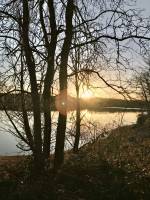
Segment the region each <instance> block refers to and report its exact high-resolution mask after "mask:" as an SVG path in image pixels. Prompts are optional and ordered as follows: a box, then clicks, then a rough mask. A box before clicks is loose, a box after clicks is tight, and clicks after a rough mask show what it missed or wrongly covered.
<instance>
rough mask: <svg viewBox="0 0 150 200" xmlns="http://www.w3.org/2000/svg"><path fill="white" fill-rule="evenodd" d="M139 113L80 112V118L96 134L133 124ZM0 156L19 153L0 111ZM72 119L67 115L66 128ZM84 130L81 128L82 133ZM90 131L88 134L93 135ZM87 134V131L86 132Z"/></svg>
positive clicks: (70, 115)
mask: <svg viewBox="0 0 150 200" xmlns="http://www.w3.org/2000/svg"><path fill="white" fill-rule="evenodd" d="M138 114H139V112H124V113H120V112H119V113H117V112H114V113H112V112H111V113H109V112H90V111H87V110H84V111H82V113H81V116H82V117H83V120H82V124H83V125H86V124H88V125H87V126H86V127H87V128H88V129H89V126H90V127H91V126H93V127H94V129H93V130H95V127H96V131H95V132H98V131H99V130H101V129H104V128H106V129H113V128H115V127H117V126H123V125H130V124H134V123H135V122H136V119H137V115H138ZM54 118H56V119H57V113H54ZM0 119H1V120H0V155H16V154H19V153H21V151H20V150H19V149H18V148H17V147H16V145H17V143H18V141H17V139H16V138H15V137H14V136H13V135H12V134H10V130H11V131H12V130H13V129H12V127H11V125H10V123H9V120H8V118H7V116H6V115H5V113H4V112H3V111H0ZM73 119H74V113H69V114H68V121H69V122H68V127H70V126H71V121H72V120H73ZM84 130H86V129H85V126H83V131H84ZM95 132H94V133H93V132H92V131H91V133H90V134H95ZM86 133H87V131H86ZM90 137H91V136H90Z"/></svg>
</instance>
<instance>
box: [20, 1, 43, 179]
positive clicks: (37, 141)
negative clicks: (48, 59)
mask: <svg viewBox="0 0 150 200" xmlns="http://www.w3.org/2000/svg"><path fill="white" fill-rule="evenodd" d="M29 19H30V17H29V6H28V1H27V0H23V24H22V38H23V50H24V52H25V58H26V64H27V67H28V71H29V77H30V83H31V98H32V104H33V118H34V152H33V156H34V169H35V172H37V173H36V174H37V175H39V174H40V173H41V172H42V170H43V156H42V136H41V110H40V96H39V94H38V88H37V80H36V69H35V68H36V67H35V61H34V56H33V53H32V49H31V47H30V43H29Z"/></svg>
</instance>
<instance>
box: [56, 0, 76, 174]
mask: <svg viewBox="0 0 150 200" xmlns="http://www.w3.org/2000/svg"><path fill="white" fill-rule="evenodd" d="M73 11H74V0H68V2H67V7H66V31H65V40H64V44H63V47H62V51H61V63H60V70H59V85H60V95H62V100H63V102H62V106H64V104H65V106H64V108H63V109H62V110H63V114H62V113H61V112H59V117H58V127H57V135H56V146H55V160H54V168H55V170H56V171H57V169H59V168H60V167H61V165H62V164H63V162H64V143H65V132H66V121H67V63H68V56H69V52H70V46H71V41H72V35H73V25H72V18H73Z"/></svg>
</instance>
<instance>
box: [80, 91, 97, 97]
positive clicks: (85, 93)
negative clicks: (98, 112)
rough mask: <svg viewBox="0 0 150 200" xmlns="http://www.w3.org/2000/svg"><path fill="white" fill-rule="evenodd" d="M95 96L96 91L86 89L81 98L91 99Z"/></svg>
mask: <svg viewBox="0 0 150 200" xmlns="http://www.w3.org/2000/svg"><path fill="white" fill-rule="evenodd" d="M92 97H94V93H93V92H92V91H91V90H89V89H88V90H85V91H84V92H83V93H82V94H81V98H85V99H89V98H92Z"/></svg>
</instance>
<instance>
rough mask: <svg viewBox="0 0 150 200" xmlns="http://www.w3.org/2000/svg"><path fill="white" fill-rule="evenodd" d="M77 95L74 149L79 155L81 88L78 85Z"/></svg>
mask: <svg viewBox="0 0 150 200" xmlns="http://www.w3.org/2000/svg"><path fill="white" fill-rule="evenodd" d="M76 93H77V97H76V98H77V107H76V135H75V142H74V147H73V152H74V153H78V150H79V142H80V122H81V118H80V112H81V110H80V98H79V86H78V83H76Z"/></svg>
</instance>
